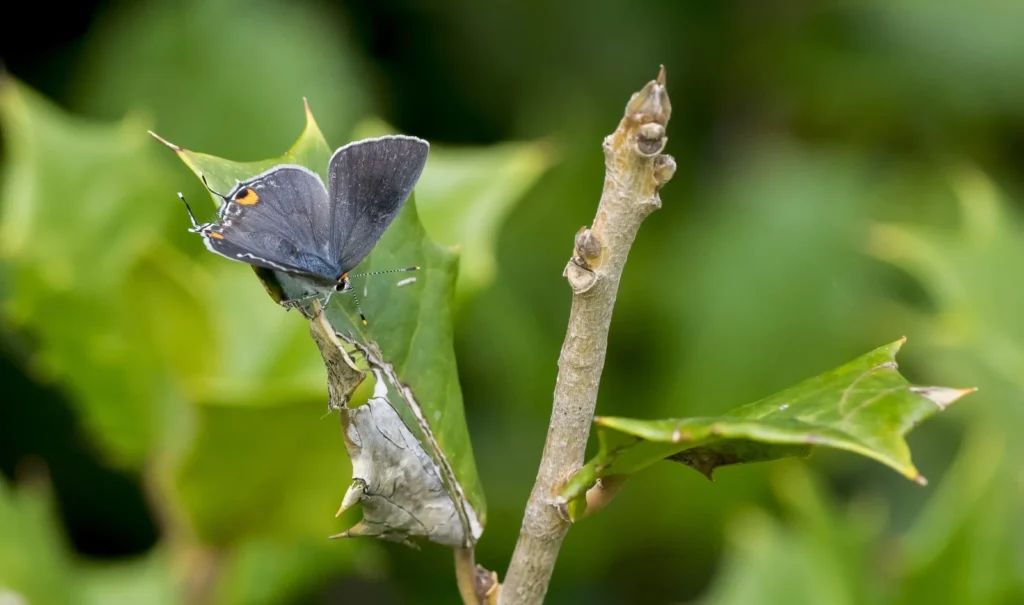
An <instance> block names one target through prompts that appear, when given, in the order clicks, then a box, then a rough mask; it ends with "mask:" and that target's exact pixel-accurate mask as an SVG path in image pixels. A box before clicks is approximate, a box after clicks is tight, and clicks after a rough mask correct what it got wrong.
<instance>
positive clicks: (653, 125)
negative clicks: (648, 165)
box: [636, 122, 668, 157]
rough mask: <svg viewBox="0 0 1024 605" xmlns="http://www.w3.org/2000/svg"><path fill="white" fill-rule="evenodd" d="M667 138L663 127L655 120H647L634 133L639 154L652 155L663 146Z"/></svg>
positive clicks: (658, 151)
mask: <svg viewBox="0 0 1024 605" xmlns="http://www.w3.org/2000/svg"><path fill="white" fill-rule="evenodd" d="M667 142H668V138H667V137H666V136H665V127H664V126H662V125H661V124H659V123H657V122H648V123H646V124H643V125H642V126H640V128H639V129H638V130H637V133H636V150H637V151H638V152H639V153H640V155H644V156H647V157H653V156H656V155H658V154H659V153H661V150H662V149H664V148H665V143H667Z"/></svg>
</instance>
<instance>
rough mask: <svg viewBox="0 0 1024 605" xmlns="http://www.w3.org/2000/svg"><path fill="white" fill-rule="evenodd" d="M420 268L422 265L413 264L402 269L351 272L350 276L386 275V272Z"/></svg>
mask: <svg viewBox="0 0 1024 605" xmlns="http://www.w3.org/2000/svg"><path fill="white" fill-rule="evenodd" d="M419 270H420V267H419V266H418V265H413V266H412V267H403V268H401V269H385V270H383V271H370V272H368V273H350V274H349V277H366V276H368V275H384V274H385V273H402V272H405V271H419Z"/></svg>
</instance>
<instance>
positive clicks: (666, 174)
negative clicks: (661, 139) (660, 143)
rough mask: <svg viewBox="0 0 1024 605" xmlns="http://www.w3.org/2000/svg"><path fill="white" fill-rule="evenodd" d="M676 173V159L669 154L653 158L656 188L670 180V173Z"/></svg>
mask: <svg viewBox="0 0 1024 605" xmlns="http://www.w3.org/2000/svg"><path fill="white" fill-rule="evenodd" d="M675 173H676V160H675V158H673V157H672V156H670V155H664V154H662V155H659V156H658V157H656V158H654V182H655V186H656V188H658V189H661V188H662V186H664V185H665V183H667V182H669V181H670V180H672V175H674V174H675Z"/></svg>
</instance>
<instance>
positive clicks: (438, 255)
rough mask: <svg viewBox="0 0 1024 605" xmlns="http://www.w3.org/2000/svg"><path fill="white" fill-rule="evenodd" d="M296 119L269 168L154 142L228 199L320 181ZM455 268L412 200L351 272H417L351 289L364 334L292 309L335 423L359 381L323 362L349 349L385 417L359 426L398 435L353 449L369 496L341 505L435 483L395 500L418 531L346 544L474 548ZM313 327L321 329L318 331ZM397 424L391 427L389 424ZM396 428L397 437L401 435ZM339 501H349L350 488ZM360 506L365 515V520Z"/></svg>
mask: <svg viewBox="0 0 1024 605" xmlns="http://www.w3.org/2000/svg"><path fill="white" fill-rule="evenodd" d="M306 119H307V122H306V128H305V130H304V131H303V133H302V135H301V136H300V137H299V139H298V141H297V142H296V143H295V145H293V147H292V148H291V150H289V151H288V152H287V153H286V154H285V155H283V156H282V157H279V158H274V159H271V160H264V161H259V162H245V163H242V162H233V161H230V160H225V159H222V158H217V157H214V156H210V155H206V154H201V153H196V152H193V151H190V150H187V149H184V148H182V147H179V146H177V145H174V144H172V143H169V142H167V141H164V143H165V144H167V145H168V146H169V147H171V148H172V149H173V150H174V151H175V152H176V153H177V154H178V156H179V157H180V158H181V159H182V161H184V162H185V164H186V165H188V166H189V167H190V168H191V169H192V170H193V172H195V173H196V174H197V175H203V176H204V177H205V178H206V180H207V182H208V183H209V185H210V187H211V188H212V189H214V190H217V191H226V190H229V189H231V188H232V187H233V186H234V185H235V184H236V182H237V181H238V180H242V179H245V178H249V177H251V176H254V175H255V174H258V173H259V172H262V171H264V170H266V169H267V168H269V167H271V166H274V165H277V164H282V163H298V164H301V165H303V166H306V167H307V168H309V169H311V170H313V171H315V172H317V173H318V174H320V175H321V177H323V178H324V181H325V182H327V179H326V170H327V162H328V160H329V158H330V155H331V148H330V147H329V146H328V145H327V143H326V141H325V140H324V137H323V135H322V134H321V132H320V129H319V128H318V127H317V124H316V121H315V120H314V118H313V115H312V113H311V112H310V111H309V109H308V106H307V111H306ZM158 138H159V137H158ZM161 140H162V141H163V139H161ZM431 166H432V165H431V161H430V159H429V158H428V161H427V166H426V169H425V173H429V172H430V171H431V169H432V168H431ZM211 199H213V200H214V203H219V201H220V200H219V198H218V197H217V196H216V195H211ZM457 264H458V258H457V256H456V254H455V253H454V252H452V251H451V250H448V249H446V248H443V247H441V246H439V245H437V244H436V243H434V242H433V241H431V240H430V238H429V237H427V234H426V232H425V231H424V229H423V226H422V225H421V224H420V221H419V218H418V216H417V212H416V202H415V199H413V198H410V199H409V200H408V201H407V202H406V204H405V207H404V208H403V210H402V212H401V213H400V214H399V216H398V217H397V218H396V219H395V221H394V222H393V223H392V225H391V226H390V227H389V228H388V230H387V231H386V232H385V234H384V236H383V237H382V238H381V241H380V242H379V243H378V245H377V246H376V248H375V249H374V250H373V252H371V254H370V255H369V256H368V257H367V258H366V259H365V260H364V261H363V262H362V263H361V264H360V266H359V267H357V268H356V269H355V270H353V273H361V272H362V273H365V272H372V271H375V270H386V269H396V268H401V267H407V266H410V265H416V266H419V267H420V270H419V271H418V272H416V273H414V274H411V275H410V276H408V277H406V276H402V277H399V278H394V277H393V276H372V277H368V278H357V279H355V280H354V284H353V287H354V288H355V291H356V292H357V293H358V295H359V298H360V301H361V303H362V307H363V311H364V312H365V315H366V318H367V320H368V322H367V324H365V325H364V324H363V323H362V321H360V320H359V319H358V311H357V309H356V307H355V305H354V303H353V301H352V300H351V299H350V298H349V297H347V296H343V295H338V296H334V297H332V299H331V301H330V304H329V306H328V307H327V308H326V309H325V310H324V312H323V314H314V313H309V312H308V310H306V309H303V312H304V313H305V314H306V315H307V317H308V318H310V319H311V321H312V322H313V324H312V326H311V327H312V328H313V330H314V334H315V335H317V338H316V340H317V342H318V344H319V345H320V347H321V353H322V355H323V356H324V358H325V360H327V362H328V370H329V378H330V379H331V380H330V381H329V384H328V386H329V388H330V391H331V395H332V398H331V401H332V407H333V408H334V409H338V410H340V411H341V415H342V420H343V423H350V424H348V425H346V426H351V423H354V422H355V421H354V416H355V415H357V414H361V413H362V412H359V411H358V410H359V408H358V407H349V401H348V399H349V397H350V396H351V394H352V391H353V390H354V389H355V388H356V386H357V385H358V384H359V382H360V381H361V380H362V379H363V376H362V375H356V376H348V377H347V379H351V382H346V383H345V384H344V385H342V386H341V387H340V388H336V387H337V386H338V385H336V384H335V376H334V373H333V370H332V365H331V360H332V359H334V358H336V356H337V355H339V354H343V355H346V356H348V355H350V354H351V353H353V352H355V351H357V350H358V351H359V352H360V353H362V358H361V367H360V368H359V369H358V370H353V371H358V372H360V373H362V372H367V371H368V372H369V374H370V375H374V376H379V377H380V379H381V381H383V382H379V383H378V386H377V390H376V391H375V392H376V396H375V397H374V398H373V399H372V402H371V403H369V404H367V405H369V406H370V407H368V408H367V409H373V410H376V407H375V406H377V405H383V406H384V407H383V408H381V410H384V411H387V410H391V411H393V412H394V416H391V415H389V417H388V418H387V419H384V420H381V422H382V423H386V426H384V425H383V424H382V425H376V424H373V423H372V422H371V425H370V426H376V427H378V428H382V429H384V430H383V431H382V432H385V433H389V434H398V433H400V436H401V437H402V438H403V439H404V438H406V437H408V439H407V441H406V442H407V444H408V446H409V447H407V448H401V449H402V451H400V452H395V451H394V450H388V451H386V452H382V451H379V450H378V449H376V448H378V447H390V444H388V443H386V442H383V443H377V442H372V443H371V442H370V441H369V439H367V440H366V441H364V442H363V443H364V444H365V445H366V446H367V447H366V448H365V451H362V452H357V451H354V450H352V449H351V448H350V449H349V454H350V455H351V456H352V458H353V466H354V467H355V468H356V470H355V471H354V473H356V474H354V480H353V486H356V485H363V486H364V487H369V489H368V490H367V489H363V490H362V491H361V492H360V493H359V494H358V497H356V496H353V495H349V496H346V502H349V504H354V503H355V502H363V503H364V505H365V504H366V503H367V502H370V501H375V502H379V501H380V499H381V498H382V497H384V496H386V494H382V493H378V492H375V491H374V490H375V489H376V487H375V486H377V483H375V479H374V477H379V476H383V475H382V474H381V473H384V474H386V473H387V472H388V471H387V469H388V468H389V467H390V466H391V465H393V464H407V465H411V466H412V467H417V466H418V470H417V471H416V472H418V473H420V474H421V475H423V476H429V475H435V476H436V477H435V478H436V479H437V480H438V481H440V485H441V491H442V496H440V499H438V498H439V496H438V494H437V493H436V492H432V498H430V499H420V498H419V497H416V496H414V497H413V498H412V500H411V501H402V503H401V505H402V506H404V507H406V511H407V512H408V513H409V514H410V515H411V516H412V517H415V518H417V519H420V520H421V522H420V523H406V524H404V525H403V524H401V523H397V522H395V524H394V526H392V525H391V523H392V521H394V519H392V521H385V522H384V525H378V526H376V527H377V528H378V529H379V530H380V531H376V532H363V531H360V529H357V528H358V527H362V526H357V528H353V529H350V530H349V532H348V533H347V534H345V535H368V534H372V535H377V536H380V537H383V538H388V539H399V540H402V541H404V540H406V539H407V538H408V537H413V536H423V537H427V538H428V539H431V540H433V541H436V542H439V543H442V544H449V545H456V544H458V545H463V544H471V543H473V542H475V541H476V539H477V538H479V536H480V534H481V533H482V531H483V524H484V521H485V512H484V499H483V492H482V489H481V486H480V482H479V478H478V476H477V472H476V465H475V462H474V460H473V454H472V448H471V445H470V441H469V432H468V430H467V427H466V421H465V415H464V411H463V406H462V393H461V390H460V388H459V382H458V372H457V367H456V363H455V353H454V348H453V343H452V318H451V313H452V310H451V307H452V299H453V296H454V288H455V279H456V268H457ZM256 273H257V275H258V276H259V278H260V280H261V281H262V282H263V284H264V286H265V287H266V289H267V291H268V293H270V295H271V297H272V298H273V299H274V300H275V301H277V302H279V303H286V302H289V301H294V300H297V299H301V298H303V297H304V296H305V295H306V294H307V285H306V283H305V282H304V280H302V279H298V278H296V277H295V276H292V275H289V274H287V273H283V272H277V271H268V270H262V269H260V270H256ZM317 322H326V326H325V325H321V324H318V323H317ZM353 367H354V363H353ZM350 370H352V368H350ZM382 389H383V390H382ZM385 408H386V409H385ZM396 418H397V422H398V424H394V422H395V421H396ZM373 422H376V421H375V420H374V421H373ZM399 425H400V426H399ZM392 429H394V431H397V432H398V433H394V431H392ZM403 430H404V431H406V433H402V431H403ZM347 435H348V434H347ZM348 436H349V437H351V435H348ZM346 445H349V444H346ZM396 456H397V458H396ZM364 462H365V464H363V463H364ZM367 465H368V466H367ZM382 489H383V488H382ZM357 491H358V490H357ZM350 493H352V494H355V493H356V492H354V491H352V490H350ZM422 493H426V492H422ZM374 499H376V500H374ZM440 502H444V503H446V505H447V506H449V509H450V512H452V513H453V514H454V515H455V518H457V520H458V523H456V524H455V525H452V524H450V523H448V524H443V523H441V524H433V522H425V523H424V522H422V521H423V520H424V519H426V518H427V517H429V516H430V514H428V513H429V512H430V511H428V510H427V509H428V508H430V507H433V506H436V505H438V504H439V503H440ZM410 507H411V508H410ZM370 508H372V507H367V506H364V517H366V513H367V511H368V510H369V509H370ZM371 516H372V515H371ZM374 518H375V517H374ZM366 520H367V519H365V518H364V521H366ZM363 526H365V523H364V525H363Z"/></svg>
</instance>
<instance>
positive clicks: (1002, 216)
mask: <svg viewBox="0 0 1024 605" xmlns="http://www.w3.org/2000/svg"><path fill="white" fill-rule="evenodd" d="M951 173H952V182H953V185H954V189H955V192H956V200H957V203H958V204H959V208H958V209H959V212H960V219H961V220H960V222H961V224H960V225H959V226H958V227H957V228H956V229H949V228H939V227H935V226H929V225H915V224H906V225H899V224H891V223H886V224H879V225H876V226H875V227H874V228H873V229H872V233H871V238H870V240H869V245H868V248H869V251H870V252H871V254H873V255H874V256H875V257H877V258H879V259H880V260H883V261H886V262H889V263H891V264H893V265H895V266H897V267H899V268H901V269H903V270H905V271H906V272H907V273H909V274H910V275H912V276H914V277H915V278H916V279H917V280H918V281H920V283H921V284H922V286H923V287H924V288H925V290H926V292H927V293H928V295H929V296H930V297H931V299H932V301H933V302H934V305H935V307H936V308H937V309H938V312H937V313H935V314H933V315H930V316H927V317H919V318H918V319H922V320H923V321H922V325H923V328H924V331H925V334H926V343H927V344H928V345H929V348H931V349H932V350H931V351H929V353H930V355H932V356H938V355H940V354H944V355H949V353H950V352H952V353H953V354H954V355H956V354H960V355H961V357H959V358H956V359H951V360H950V363H948V364H946V365H948V366H949V368H948V369H949V370H952V371H960V372H962V371H963V370H962V369H960V368H958V367H957V366H964V365H965V363H973V364H977V363H980V364H982V365H983V366H986V367H987V369H988V371H989V372H991V373H993V374H995V375H997V376H999V377H1001V378H1002V380H1004V381H1005V382H1006V383H1008V384H1009V385H1012V388H1013V389H1014V390H1016V391H1017V392H1019V391H1021V390H1024V373H1022V372H1021V371H1020V368H1021V367H1022V366H1024V345H1022V343H1024V315H1022V314H1021V313H1020V309H1021V308H1024V288H1020V287H1018V282H1019V279H1020V278H1019V275H1020V267H1022V266H1024V228H1022V222H1021V217H1020V216H1019V213H1017V212H1015V210H1014V209H1013V207H1012V206H1011V205H1010V204H1009V203H1008V202H1007V200H1005V199H1004V198H1003V197H1002V196H1001V195H1000V193H999V191H998V189H997V188H996V186H995V184H994V183H992V181H991V180H990V179H989V178H988V177H987V176H986V175H985V174H984V173H982V172H981V171H979V170H978V169H976V168H974V167H971V166H960V167H957V168H956V169H955V170H953V171H951ZM944 370H945V368H944ZM1006 401H1007V402H1010V405H1005V406H1003V407H1002V409H1001V411H1000V413H1001V414H1002V413H1010V414H1012V415H1014V416H1015V417H1016V418H1018V419H1020V418H1021V416H1020V413H1019V410H1020V406H1019V405H1016V402H1015V401H1013V400H1012V396H1011V397H1006Z"/></svg>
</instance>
